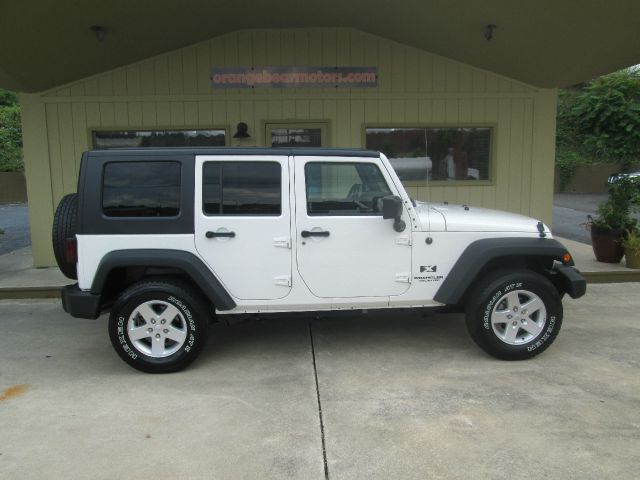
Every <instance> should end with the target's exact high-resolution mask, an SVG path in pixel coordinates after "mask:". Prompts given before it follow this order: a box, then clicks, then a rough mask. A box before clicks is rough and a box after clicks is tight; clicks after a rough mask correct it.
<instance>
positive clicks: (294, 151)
mask: <svg viewBox="0 0 640 480" xmlns="http://www.w3.org/2000/svg"><path fill="white" fill-rule="evenodd" d="M86 155H88V156H90V157H98V158H104V157H109V158H114V157H120V156H122V157H125V156H127V157H130V156H136V157H141V158H140V159H143V157H149V158H151V157H155V158H157V157H158V156H166V155H295V156H299V157H300V156H306V157H310V156H312V157H367V158H378V157H380V152H376V151H373V150H364V149H360V148H261V147H157V148H156V147H139V148H113V149H109V150H90V151H88V152H86Z"/></svg>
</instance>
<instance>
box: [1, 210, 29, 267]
mask: <svg viewBox="0 0 640 480" xmlns="http://www.w3.org/2000/svg"><path fill="white" fill-rule="evenodd" d="M28 215H29V212H28V209H27V204H26V203H18V204H0V229H2V230H4V235H0V255H2V254H4V253H9V252H13V251H14V250H18V249H19V248H23V247H27V246H29V245H31V238H30V236H29V216H28Z"/></svg>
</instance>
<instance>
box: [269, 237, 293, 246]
mask: <svg viewBox="0 0 640 480" xmlns="http://www.w3.org/2000/svg"><path fill="white" fill-rule="evenodd" d="M273 246H274V247H280V248H291V238H290V237H276V238H274V239H273Z"/></svg>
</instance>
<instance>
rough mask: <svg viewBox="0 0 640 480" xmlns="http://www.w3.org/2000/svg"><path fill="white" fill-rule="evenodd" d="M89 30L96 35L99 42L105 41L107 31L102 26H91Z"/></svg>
mask: <svg viewBox="0 0 640 480" xmlns="http://www.w3.org/2000/svg"><path fill="white" fill-rule="evenodd" d="M89 30H91V31H92V32H93V33H95V34H96V38H97V39H98V41H99V42H102V41H103V40H104V37H106V36H107V32H106V30H105V29H104V27H102V26H101V25H91V26H90V27H89Z"/></svg>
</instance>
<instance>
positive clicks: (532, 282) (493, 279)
mask: <svg viewBox="0 0 640 480" xmlns="http://www.w3.org/2000/svg"><path fill="white" fill-rule="evenodd" d="M509 292H511V293H513V292H520V293H518V294H517V295H516V297H511V299H507V298H505V295H507V294H508V293H509ZM535 296H537V297H538V298H539V300H541V301H542V304H543V305H544V309H545V310H546V315H545V316H544V322H542V321H541V318H542V316H541V315H542V310H537V311H534V313H533V314H531V318H529V317H528V316H527V315H526V314H527V313H531V312H525V315H522V313H521V311H522V309H520V312H518V308H519V307H518V306H517V305H521V306H526V305H525V303H526V302H527V301H531V299H533V298H535ZM514 298H515V301H513V304H514V305H516V307H515V309H514V308H513V307H511V306H510V302H511V301H512V299H514ZM520 301H524V302H525V303H522V304H521V303H520ZM512 310H515V311H514V312H513V313H512ZM516 312H517V313H516ZM562 314H563V311H562V301H561V298H560V295H559V293H558V290H557V289H556V288H555V287H554V286H553V284H552V283H551V282H550V281H549V280H547V279H546V278H545V277H543V276H542V275H540V274H538V273H535V272H532V271H530V270H515V269H510V270H501V271H498V272H495V273H494V274H492V275H489V276H486V277H484V278H483V279H481V280H480V281H479V282H478V283H477V284H476V287H475V289H474V290H473V292H472V293H471V295H470V297H469V301H468V302H467V307H466V321H467V329H468V330H469V334H470V335H471V338H473V340H474V341H475V342H476V343H477V344H478V346H479V347H480V348H482V349H483V350H484V351H485V352H487V353H489V354H490V355H493V356H494V357H496V358H500V359H502V360H525V359H528V358H531V357H534V356H536V355H538V354H540V353H542V352H543V351H545V350H546V349H547V348H548V347H549V346H550V345H551V344H552V343H553V341H554V340H555V338H556V336H557V335H558V332H559V331H560V327H561V326H562ZM500 315H504V317H503V318H504V319H505V320H506V319H507V318H510V320H508V322H509V323H508V324H507V323H505V324H502V323H495V324H494V323H493V321H492V320H494V319H497V320H499V318H498V316H500ZM518 322H520V323H518ZM531 322H532V323H531ZM494 325H495V326H494ZM503 325H504V326H503ZM527 325H528V327H527ZM509 327H511V328H509ZM525 327H526V328H527V330H525ZM534 327H535V329H537V328H540V331H539V332H538V333H536V334H534V333H532V332H530V331H529V330H531V329H534ZM507 329H509V330H510V333H511V334H512V335H515V338H514V339H509V340H511V341H512V342H519V343H518V344H510V343H508V340H506V337H507V336H508V334H507V333H506V332H507ZM513 332H515V333H513ZM499 334H502V337H503V338H501V337H500V336H499Z"/></svg>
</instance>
